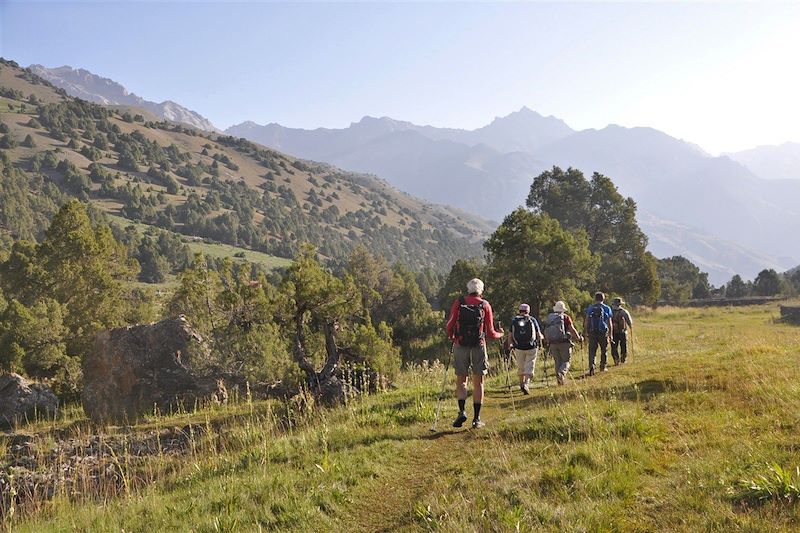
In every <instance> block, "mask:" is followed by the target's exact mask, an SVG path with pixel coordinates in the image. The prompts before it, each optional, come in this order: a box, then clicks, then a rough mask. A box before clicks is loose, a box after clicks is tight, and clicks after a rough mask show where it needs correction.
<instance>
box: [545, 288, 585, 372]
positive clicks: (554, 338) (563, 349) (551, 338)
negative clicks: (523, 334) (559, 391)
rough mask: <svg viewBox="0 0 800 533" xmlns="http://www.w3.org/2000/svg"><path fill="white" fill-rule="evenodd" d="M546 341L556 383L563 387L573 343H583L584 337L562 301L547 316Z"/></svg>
mask: <svg viewBox="0 0 800 533" xmlns="http://www.w3.org/2000/svg"><path fill="white" fill-rule="evenodd" d="M544 339H545V341H546V342H547V350H548V352H549V353H550V355H551V356H552V357H553V365H554V366H555V368H556V381H557V382H558V384H559V385H563V384H564V377H565V376H566V375H567V372H569V365H570V361H571V359H572V346H573V343H572V341H573V340H576V341H578V342H583V337H581V334H580V333H578V330H576V329H575V325H574V323H573V320H572V317H571V316H569V315H568V314H567V306H566V304H565V303H564V302H562V301H561V300H559V301H557V302H556V303H555V305H553V312H552V313H550V314H549V315H547V322H545V327H544Z"/></svg>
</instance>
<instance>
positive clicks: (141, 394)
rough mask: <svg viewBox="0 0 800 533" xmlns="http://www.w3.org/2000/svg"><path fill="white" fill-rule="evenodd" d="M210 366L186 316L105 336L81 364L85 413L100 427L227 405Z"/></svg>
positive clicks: (119, 329)
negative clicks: (210, 404)
mask: <svg viewBox="0 0 800 533" xmlns="http://www.w3.org/2000/svg"><path fill="white" fill-rule="evenodd" d="M208 361H209V350H208V346H207V345H206V343H205V342H204V341H203V338H202V337H201V336H200V335H199V334H198V333H197V332H195V331H194V330H192V328H191V327H190V326H189V324H188V322H187V321H186V318H185V317H183V316H180V317H178V318H170V319H166V320H162V321H161V322H157V323H155V324H149V325H139V326H130V327H126V328H116V329H111V330H105V331H101V332H100V333H99V334H98V335H97V337H96V339H95V343H94V348H93V350H92V351H91V353H90V354H88V355H87V356H86V357H85V358H84V360H83V380H84V387H83V395H82V396H81V403H82V404H83V409H84V411H86V414H87V415H89V417H90V418H91V419H92V420H94V421H97V422H118V423H127V422H133V421H135V420H136V419H138V418H139V417H141V416H142V415H145V414H148V413H153V412H154V411H158V412H161V413H168V412H172V411H175V410H177V409H179V408H182V409H187V410H189V409H192V408H194V407H195V406H196V405H198V404H200V403H204V402H207V401H212V402H222V401H225V400H227V392H226V391H225V386H224V383H223V382H222V381H221V380H220V379H219V378H218V376H214V375H211V373H210V372H209V370H208V369H207V368H206V366H205V365H206V364H207V362H208Z"/></svg>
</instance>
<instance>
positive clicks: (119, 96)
mask: <svg viewBox="0 0 800 533" xmlns="http://www.w3.org/2000/svg"><path fill="white" fill-rule="evenodd" d="M29 68H30V70H31V72H33V73H34V74H36V75H37V76H39V77H40V78H42V79H45V80H47V81H49V82H50V83H52V84H53V85H54V86H56V87H58V88H60V89H64V90H65V91H66V92H67V93H68V94H69V95H70V96H74V97H76V98H81V99H83V100H86V101H87V102H94V103H96V104H102V105H110V106H131V107H136V108H139V109H144V110H146V111H150V112H151V113H153V114H154V115H155V116H156V117H158V118H162V119H166V120H170V121H172V122H181V123H183V124H188V125H189V126H193V127H195V128H199V129H201V130H204V131H219V130H217V128H216V127H215V126H214V125H213V124H212V123H211V121H209V120H208V119H207V118H205V117H204V116H202V115H201V114H200V113H197V112H196V111H192V110H191V109H187V108H185V107H183V106H182V105H180V104H177V103H175V102H173V101H171V100H166V101H164V102H160V103H157V102H151V101H149V100H145V99H144V98H142V97H140V96H137V95H135V94H133V93H131V92H128V90H127V89H126V88H125V87H123V86H122V85H120V84H119V83H117V82H115V81H113V80H110V79H108V78H104V77H102V76H98V75H97V74H92V73H91V72H89V71H88V70H84V69H80V68H78V69H76V68H72V67H70V66H66V65H65V66H63V67H57V68H46V67H43V66H42V65H31V66H30V67H29Z"/></svg>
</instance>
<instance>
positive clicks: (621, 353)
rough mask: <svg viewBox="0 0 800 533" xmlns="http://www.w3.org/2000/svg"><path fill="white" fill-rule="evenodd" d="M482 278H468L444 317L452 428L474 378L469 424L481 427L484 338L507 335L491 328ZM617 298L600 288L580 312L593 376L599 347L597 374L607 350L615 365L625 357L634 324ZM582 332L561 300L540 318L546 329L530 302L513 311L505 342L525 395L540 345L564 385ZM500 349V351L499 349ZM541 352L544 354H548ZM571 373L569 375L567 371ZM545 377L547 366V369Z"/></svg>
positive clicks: (462, 414) (460, 421)
mask: <svg viewBox="0 0 800 533" xmlns="http://www.w3.org/2000/svg"><path fill="white" fill-rule="evenodd" d="M483 288H484V285H483V282H482V281H481V280H479V279H478V278H475V279H471V280H469V281H468V282H467V294H466V295H464V296H461V297H460V298H457V299H456V300H455V301H454V302H453V305H452V306H451V308H450V316H449V318H448V320H447V326H446V330H447V336H448V338H449V339H450V340H451V341H452V343H453V366H454V368H455V374H456V399H457V401H458V416H457V417H456V419H455V420H454V421H453V427H461V426H463V425H464V423H465V422H466V421H467V413H466V401H467V395H468V394H467V378H468V377H469V376H470V375H471V376H472V402H473V403H472V405H473V418H472V427H473V428H476V429H477V428H481V427H483V425H484V423H483V421H481V406H482V405H483V398H484V376H485V375H486V374H487V373H488V372H489V354H488V351H487V341H488V340H498V341H499V340H501V339H503V338H504V337H505V331H504V330H503V328H502V327H498V328H497V329H495V327H494V318H493V315H492V306H491V305H489V302H487V301H486V300H484V299H483V298H482V296H483ZM623 305H624V302H623V301H622V299H621V298H614V299H613V300H612V302H611V306H608V305H606V304H605V295H604V294H603V293H602V292H598V293H596V294H595V296H594V302H593V303H592V304H591V305H589V306H588V307H587V308H586V311H585V313H584V315H585V316H584V321H583V331H584V335H585V337H586V340H588V344H589V347H588V348H589V350H588V351H589V353H588V363H589V375H590V376H593V375H594V374H595V358H596V356H597V350H598V348H599V349H600V372H605V371H606V370H607V362H608V348H609V346H610V347H611V357H612V358H613V360H614V364H615V365H617V364H621V363H625V361H626V360H627V356H628V332H629V331H631V333H632V328H633V319H632V318H631V314H630V312H628V310H627V309H625V308H623V307H622V306H623ZM584 335H582V334H580V333H579V332H578V330H577V329H576V328H575V323H574V321H573V319H572V317H571V316H570V315H569V314H567V306H566V304H565V303H564V302H562V301H557V302H555V304H554V305H553V308H552V312H551V313H549V314H548V315H547V318H546V319H545V320H544V328H542V327H541V326H540V324H539V321H538V320H537V319H536V318H535V317H534V316H532V315H531V308H530V306H529V305H528V304H525V303H523V304H521V305H520V306H519V310H518V313H517V315H516V316H515V317H514V318H513V319H512V320H511V324H510V333H509V335H508V337H507V338H506V340H505V345H506V346H507V348H508V351H510V353H511V354H513V358H514V360H515V362H516V365H517V370H518V374H519V388H520V390H521V391H522V393H523V394H526V395H527V394H529V393H530V389H529V384H530V382H531V380H532V379H533V375H534V370H535V368H536V359H537V357H538V354H539V350H540V348H544V349H546V350H547V353H548V354H549V355H550V356H551V357H552V358H553V364H554V366H555V372H556V382H557V383H558V385H564V383H565V378H566V377H567V375H568V374H569V370H570V364H571V362H572V349H573V347H574V346H575V343H576V342H579V343H581V344H583V342H584ZM501 352H502V350H501ZM546 356H547V355H545V356H544V357H546ZM570 375H571V374H570ZM545 376H546V369H545Z"/></svg>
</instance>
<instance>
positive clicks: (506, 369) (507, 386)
mask: <svg viewBox="0 0 800 533" xmlns="http://www.w3.org/2000/svg"><path fill="white" fill-rule="evenodd" d="M497 348H498V350H499V351H500V358H501V359H502V360H503V364H504V365H505V370H504V371H503V372H504V373H505V375H506V390H507V391H508V394H509V396H511V408H512V409H513V410H514V414H517V404H516V402H515V401H514V392H513V391H512V390H511V384H510V383H509V381H508V366H509V365H508V361H506V358H505V357H504V356H503V343H502V342H500V341H499V340H498V342H497Z"/></svg>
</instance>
